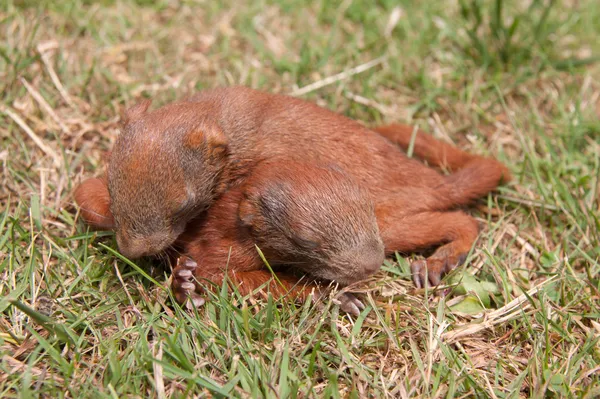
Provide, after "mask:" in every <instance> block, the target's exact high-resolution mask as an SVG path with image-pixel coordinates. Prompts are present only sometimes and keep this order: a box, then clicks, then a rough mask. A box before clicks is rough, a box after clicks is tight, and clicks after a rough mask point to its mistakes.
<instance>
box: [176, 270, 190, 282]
mask: <svg viewBox="0 0 600 399" xmlns="http://www.w3.org/2000/svg"><path fill="white" fill-rule="evenodd" d="M192 276H193V274H192V271H191V270H189V269H177V270H175V277H177V278H180V279H183V280H190V279H191V278H192Z"/></svg>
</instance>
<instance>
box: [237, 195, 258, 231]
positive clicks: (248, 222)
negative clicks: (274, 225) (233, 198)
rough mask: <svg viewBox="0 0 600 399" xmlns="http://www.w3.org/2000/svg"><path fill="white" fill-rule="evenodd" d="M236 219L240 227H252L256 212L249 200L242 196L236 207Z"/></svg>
mask: <svg viewBox="0 0 600 399" xmlns="http://www.w3.org/2000/svg"><path fill="white" fill-rule="evenodd" d="M238 219H239V220H240V223H241V224H242V226H245V227H250V228H251V227H252V226H253V224H254V223H253V222H254V220H255V219H256V210H255V209H254V206H252V202H251V201H250V199H249V198H248V197H247V196H246V195H244V196H243V198H242V200H241V201H240V204H239V206H238Z"/></svg>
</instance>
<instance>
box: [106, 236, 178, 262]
mask: <svg viewBox="0 0 600 399" xmlns="http://www.w3.org/2000/svg"><path fill="white" fill-rule="evenodd" d="M173 241H175V238H172V237H171V235H168V234H160V233H159V234H153V235H150V236H147V237H140V238H137V237H136V238H130V237H126V236H124V235H123V234H119V233H118V232H117V245H118V246H119V251H120V252H121V254H122V255H124V256H126V257H127V258H129V259H137V258H141V257H142V256H148V255H154V254H157V253H159V252H161V251H163V250H165V249H166V248H167V247H168V246H169V245H170V244H172V243H173Z"/></svg>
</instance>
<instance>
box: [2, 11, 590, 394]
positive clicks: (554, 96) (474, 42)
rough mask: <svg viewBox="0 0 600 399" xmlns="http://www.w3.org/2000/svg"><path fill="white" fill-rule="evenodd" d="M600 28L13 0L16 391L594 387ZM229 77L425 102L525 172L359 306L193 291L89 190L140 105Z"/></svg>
mask: <svg viewBox="0 0 600 399" xmlns="http://www.w3.org/2000/svg"><path fill="white" fill-rule="evenodd" d="M599 37H600V7H598V4H597V1H595V0H582V1H575V0H564V1H554V0H550V1H548V0H545V1H544V0H530V1H503V0H489V1H483V0H481V1H480V0H475V1H473V0H461V1H454V0H453V1H434V0H427V1H419V2H417V1H409V0H403V1H392V0H378V1H374V0H354V1H352V0H348V1H340V2H334V1H326V0H315V1H301V0H271V1H265V0H258V1H248V0H238V1H233V0H231V1H223V2H220V1H210V0H205V1H203V0H180V1H175V0H157V1H149V0H143V1H142V0H139V1H138V2H137V3H134V2H129V1H110V0H103V1H97V2H94V1H89V0H65V1H39V2H38V1H34V0H5V1H3V2H2V4H1V5H0V165H1V166H0V181H1V183H0V184H1V185H0V188H1V189H0V397H3V398H4V397H19V398H28V397H38V396H42V397H48V398H59V397H75V398H79V397H111V398H115V397H157V398H165V397H193V396H196V397H204V396H215V397H268V398H284V397H323V398H329V397H332V398H337V397H344V398H359V397H360V398H362V397H391V398H408V397H423V398H429V397H431V398H438V397H448V398H452V397H491V398H505V397H506V398H508V397H510V398H521V397H538V398H539V397H578V398H579V397H587V398H593V397H598V396H599V395H600V345H599V340H600V275H599V271H600V248H599V244H598V239H599V236H600V220H599V214H600V212H599V210H600V198H599V197H600V182H599V175H600V173H599V171H600V64H599V63H598V62H600V58H599V56H600V40H598V38H599ZM234 84H244V85H248V86H251V87H254V88H260V89H264V90H268V91H271V92H278V93H288V94H293V95H297V96H299V97H301V98H305V99H307V100H310V101H314V102H317V103H318V104H320V105H322V106H325V107H328V108H330V109H332V110H335V111H336V112H339V113H342V114H344V115H347V116H349V117H351V118H354V119H357V120H360V121H362V122H363V123H365V124H367V125H375V124H378V123H385V122H395V121H398V122H405V123H411V124H416V125H418V126H420V127H421V128H423V129H424V130H426V131H428V132H430V133H431V134H433V135H435V136H436V137H438V138H440V139H441V140H445V141H448V142H452V143H455V144H456V145H458V146H460V147H461V148H464V149H466V150H468V151H471V152H474V153H478V154H483V155H489V156H494V157H496V158H498V159H500V160H501V161H503V162H505V163H506V164H507V165H508V166H509V168H510V169H511V171H512V172H513V174H514V176H515V179H514V181H513V182H512V183H511V184H510V185H508V186H507V187H502V188H501V189H500V190H499V191H498V192H497V193H494V194H493V195H490V196H489V197H488V198H485V199H482V200H480V201H479V202H478V203H477V204H476V205H475V206H474V207H473V208H472V210H471V213H472V214H473V215H474V216H475V217H476V218H477V219H478V221H479V222H480V225H481V234H480V237H479V240H478V242H477V244H476V245H475V247H474V248H473V250H472V252H471V254H470V256H469V258H468V261H467V264H466V265H465V266H464V267H461V268H460V269H459V270H457V271H456V272H455V273H453V275H452V276H450V278H448V279H446V280H445V283H446V285H445V286H444V287H442V288H440V289H436V290H431V289H428V290H416V289H415V288H414V287H413V286H412V283H411V281H410V275H409V269H408V265H409V262H410V260H411V259H414V258H415V257H417V256H420V255H419V254H398V255H397V256H396V257H395V258H394V259H390V260H388V261H386V263H385V265H384V266H383V268H382V271H381V272H380V273H378V274H377V275H376V276H375V277H373V278H371V279H370V280H368V281H366V282H365V283H364V284H362V285H361V286H360V287H359V291H360V292H362V294H363V298H365V302H366V303H367V304H368V305H369V306H368V308H367V309H366V310H365V311H364V312H363V313H362V314H361V315H360V316H359V317H357V318H354V317H351V316H348V315H345V314H342V313H340V312H339V309H338V308H337V307H336V306H335V304H334V303H333V302H332V300H329V301H325V302H323V303H319V304H315V305H312V304H304V305H297V304H293V303H290V302H289V301H279V302H278V301H274V300H273V299H272V298H269V299H264V298H263V299H260V298H243V297H241V296H240V295H239V294H237V293H236V292H235V290H233V289H231V288H230V287H228V286H227V285H224V286H223V287H222V289H221V290H220V291H218V292H217V293H215V294H211V295H212V297H211V298H210V300H209V301H207V304H206V305H205V306H204V307H203V308H202V309H200V311H199V312H197V313H190V312H186V311H184V310H183V309H181V308H180V307H179V306H177V305H175V304H174V303H173V299H172V297H171V295H170V293H169V290H168V289H167V288H168V284H169V270H168V268H165V266H164V265H162V264H161V263H160V262H157V261H156V260H154V261H153V260H143V261H139V262H135V263H134V262H129V261H126V260H124V259H123V258H120V257H119V256H118V255H117V252H116V248H117V247H116V243H115V241H114V238H113V236H112V235H111V234H109V233H97V232H93V231H88V230H87V229H86V227H85V226H84V225H83V223H82V222H81V221H80V220H79V218H78V214H77V208H76V207H75V206H74V204H73V198H72V191H73V188H74V186H75V185H76V184H77V183H78V182H80V181H81V180H82V179H83V178H85V177H88V176H92V175H98V174H100V173H102V171H103V165H104V159H105V158H104V157H105V154H106V152H107V150H109V149H110V148H111V146H112V145H113V143H114V141H115V138H116V137H117V135H118V133H119V126H120V125H119V121H120V116H121V115H122V113H123V110H124V108H125V107H127V106H129V105H132V104H134V103H135V102H136V100H139V99H140V98H152V99H153V106H154V107H157V106H160V105H161V104H165V103H167V102H169V101H173V100H175V99H177V98H181V97H183V96H186V95H188V94H191V93H194V92H195V91H198V90H201V89H203V88H208V87H214V86H219V85H234Z"/></svg>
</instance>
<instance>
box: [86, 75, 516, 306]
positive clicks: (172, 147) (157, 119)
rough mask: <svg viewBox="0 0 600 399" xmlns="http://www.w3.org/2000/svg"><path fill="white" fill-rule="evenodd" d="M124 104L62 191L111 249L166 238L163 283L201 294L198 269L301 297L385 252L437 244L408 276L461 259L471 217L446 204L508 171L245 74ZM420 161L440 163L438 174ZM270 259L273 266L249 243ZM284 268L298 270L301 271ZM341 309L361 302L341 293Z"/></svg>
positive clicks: (427, 277)
mask: <svg viewBox="0 0 600 399" xmlns="http://www.w3.org/2000/svg"><path fill="white" fill-rule="evenodd" d="M149 105H150V102H149V101H143V102H141V103H139V104H137V105H135V106H134V107H132V108H130V109H129V110H128V111H127V112H126V117H125V124H124V129H123V131H122V133H121V134H120V136H119V137H118V139H117V142H116V144H115V148H114V149H113V151H112V153H111V155H110V160H109V162H108V167H107V173H106V176H105V177H102V178H93V179H88V180H86V181H84V182H83V183H82V184H81V185H80V186H79V187H78V188H77V189H76V191H75V200H76V202H77V203H78V204H79V205H80V207H81V215H82V217H83V219H84V220H85V221H86V222H87V223H89V224H90V225H92V226H94V227H96V228H100V229H114V230H115V232H116V239H117V244H118V246H119V250H120V251H121V253H122V254H123V255H125V256H127V257H129V258H138V257H141V256H148V255H154V254H157V253H160V252H162V251H165V250H167V249H169V248H177V249H178V250H179V253H181V254H183V255H182V256H181V257H180V258H179V259H178V261H177V265H176V267H175V269H174V277H173V289H174V293H175V297H176V298H177V300H178V301H180V302H182V303H183V302H185V301H186V300H187V299H190V302H188V303H189V304H191V305H195V306H200V305H202V304H203V303H204V299H203V296H202V293H203V289H204V288H203V287H204V284H203V283H204V281H205V280H208V281H210V282H214V283H217V284H219V283H220V282H221V281H222V280H223V278H224V277H225V275H228V276H229V277H230V279H231V280H232V281H234V282H236V283H237V284H238V285H239V289H240V291H241V292H242V293H250V292H252V291H253V290H255V289H256V288H257V287H261V286H264V287H267V288H268V289H269V290H270V291H271V292H272V293H273V294H274V295H278V296H281V295H292V296H294V297H296V298H299V299H306V298H307V297H308V295H309V294H310V293H311V292H316V293H317V294H318V293H322V292H324V289H323V288H321V287H323V283H327V282H333V283H337V284H339V285H340V286H346V285H349V284H352V283H354V282H357V281H360V280H363V279H365V278H366V277H368V276H369V275H371V274H373V273H375V272H376V271H377V270H378V269H379V267H380V265H381V264H382V262H383V260H384V258H385V256H386V255H389V254H391V253H393V252H394V251H401V252H411V251H415V250H419V249H424V248H427V247H431V246H436V245H441V246H439V248H437V250H436V251H435V252H434V253H433V254H432V255H431V256H430V257H428V258H427V259H425V260H418V261H415V262H413V263H412V265H411V269H412V272H413V280H414V283H415V285H416V286H417V287H422V286H424V285H425V284H431V285H437V284H439V282H440V281H441V278H442V277H443V275H444V274H445V273H447V272H448V271H450V270H451V269H453V268H455V267H456V266H457V265H459V264H461V263H462V262H463V261H464V259H465V257H466V255H467V253H468V252H469V250H470V248H471V246H472V244H473V243H474V241H475V240H476V238H477V235H478V225H477V222H476V221H475V220H474V219H473V218H472V217H470V216H469V215H467V214H465V213H464V212H462V211H459V210H456V208H458V207H461V206H464V205H468V204H469V203H471V202H472V201H473V200H475V199H477V198H479V197H482V196H484V195H486V194H487V193H488V192H490V191H492V190H494V189H495V188H496V187H497V186H498V185H499V184H500V183H501V182H507V181H509V180H510V173H509V172H508V170H507V168H506V167H505V166H504V165H502V164H501V163H499V162H498V161H496V160H493V159H489V158H484V157H481V156H477V155H471V154H468V153H466V152H463V151H461V150H459V149H457V148H455V147H453V146H451V145H448V144H445V143H442V142H440V141H438V140H436V139H434V138H433V137H431V136H429V135H427V134H426V133H423V132H421V131H416V132H415V131H414V129H413V128H412V127H409V126H404V125H389V126H382V127H376V128H374V129H369V128H366V127H364V126H362V125H361V124H359V123H357V122H356V121H353V120H351V119H349V118H346V117H344V116H342V115H339V114H336V113H334V112H331V111H329V110H327V109H324V108H321V107H319V106H317V105H315V104H312V103H310V102H307V101H303V100H300V99H297V98H292V97H288V96H284V95H273V94H268V93H264V92H260V91H256V90H252V89H249V88H245V87H230V88H219V89H213V90H207V91H204V92H201V93H200V94H198V95H196V96H194V97H191V98H189V99H187V100H185V101H181V102H176V103H172V104H169V105H166V106H163V107H161V108H159V109H156V110H154V111H151V112H149V111H148V107H149ZM411 139H412V140H413V153H414V155H415V156H416V157H417V158H420V159H421V160H424V161H426V162H427V163H428V165H429V166H432V167H436V168H444V169H447V170H450V171H452V173H451V174H449V175H443V174H442V173H440V172H439V171H438V170H436V169H433V168H431V167H428V166H426V165H425V164H424V163H422V162H420V161H418V160H416V159H412V158H409V157H408V156H407V155H406V154H405V153H404V152H403V151H402V150H401V149H407V148H408V147H409V145H410V143H411ZM255 246H258V247H259V248H260V249H261V251H262V252H263V253H264V255H265V257H266V259H267V260H268V261H269V262H270V264H272V265H275V266H280V269H278V270H281V274H278V279H276V280H277V281H276V280H274V279H273V278H272V277H273V276H272V275H271V272H270V271H269V270H268V269H267V268H266V267H265V265H264V263H263V261H262V260H261V258H260V256H259V253H258V251H257V250H256V247H255ZM295 272H301V273H304V275H305V276H304V277H300V276H298V274H295ZM340 302H341V307H342V309H343V310H345V311H348V312H350V313H353V314H357V313H358V312H359V311H360V310H361V309H362V308H363V304H362V303H361V302H360V300H358V299H357V298H356V297H354V296H353V295H351V294H343V295H342V296H341V298H340Z"/></svg>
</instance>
